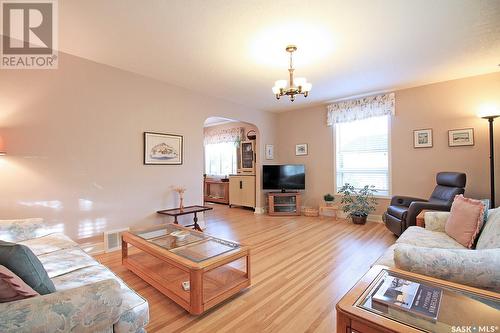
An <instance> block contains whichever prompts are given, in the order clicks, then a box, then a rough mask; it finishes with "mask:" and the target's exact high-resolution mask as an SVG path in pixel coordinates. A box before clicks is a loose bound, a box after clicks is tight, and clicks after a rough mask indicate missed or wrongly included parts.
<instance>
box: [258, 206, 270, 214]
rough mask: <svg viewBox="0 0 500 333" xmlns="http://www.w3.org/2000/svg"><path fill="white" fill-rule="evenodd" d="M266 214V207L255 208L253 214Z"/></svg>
mask: <svg viewBox="0 0 500 333" xmlns="http://www.w3.org/2000/svg"><path fill="white" fill-rule="evenodd" d="M266 212H267V209H266V207H255V214H265V213H266Z"/></svg>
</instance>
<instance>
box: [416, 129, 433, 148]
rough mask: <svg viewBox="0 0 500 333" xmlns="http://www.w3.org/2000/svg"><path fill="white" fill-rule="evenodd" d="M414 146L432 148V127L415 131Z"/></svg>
mask: <svg viewBox="0 0 500 333" xmlns="http://www.w3.org/2000/svg"><path fill="white" fill-rule="evenodd" d="M413 148H432V128H425V129H418V130H414V131H413Z"/></svg>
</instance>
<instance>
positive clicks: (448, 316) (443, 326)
mask: <svg viewBox="0 0 500 333" xmlns="http://www.w3.org/2000/svg"><path fill="white" fill-rule="evenodd" d="M391 277H397V278H402V279H405V280H407V281H411V282H417V283H420V284H422V285H425V286H428V287H431V288H439V289H441V290H442V296H441V302H440V305H439V310H438V315H437V319H431V318H428V317H425V316H422V315H417V314H415V313H413V312H409V311H405V310H401V309H400V308H396V307H393V306H388V305H385V304H382V303H380V302H377V301H372V296H373V295H375V294H376V293H377V290H378V289H379V287H380V286H381V285H382V284H383V282H384V280H385V279H388V278H391ZM355 306H357V307H359V308H362V309H365V310H368V311H370V312H373V313H376V314H378V315H380V316H383V317H386V318H389V319H392V320H395V321H398V322H400V323H403V324H405V325H408V326H412V327H414V328H417V329H419V330H423V331H427V332H436V333H441V332H443V333H444V332H446V333H449V332H452V328H453V327H459V326H460V327H462V326H463V327H469V326H471V325H472V326H471V329H473V328H472V327H473V326H476V331H474V330H473V331H472V332H478V331H477V330H479V327H480V326H481V327H482V326H493V327H496V326H499V327H500V301H499V300H498V299H495V298H490V297H486V296H483V295H479V294H476V293H473V292H468V291H465V290H459V289H455V288H451V287H446V286H443V285H439V284H433V283H431V282H428V281H423V280H419V279H416V278H414V277H409V276H406V275H403V274H398V273H395V272H390V271H387V270H382V271H381V272H380V274H379V275H378V276H377V278H376V279H375V280H374V281H373V282H372V283H371V284H370V286H369V287H368V288H367V290H366V291H365V292H364V293H363V294H362V295H361V297H360V298H359V299H358V301H357V302H356V304H355Z"/></svg>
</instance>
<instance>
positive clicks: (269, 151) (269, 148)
mask: <svg viewBox="0 0 500 333" xmlns="http://www.w3.org/2000/svg"><path fill="white" fill-rule="evenodd" d="M266 160H274V145H266Z"/></svg>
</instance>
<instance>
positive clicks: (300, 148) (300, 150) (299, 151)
mask: <svg viewBox="0 0 500 333" xmlns="http://www.w3.org/2000/svg"><path fill="white" fill-rule="evenodd" d="M304 155H307V143H300V144H298V145H295V156H304Z"/></svg>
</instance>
